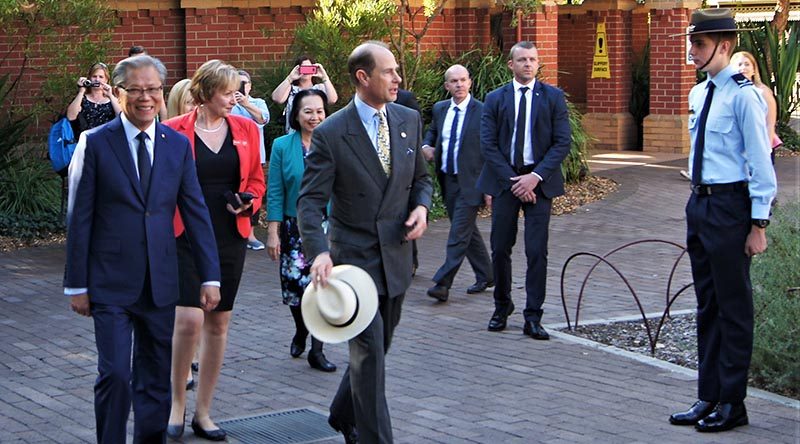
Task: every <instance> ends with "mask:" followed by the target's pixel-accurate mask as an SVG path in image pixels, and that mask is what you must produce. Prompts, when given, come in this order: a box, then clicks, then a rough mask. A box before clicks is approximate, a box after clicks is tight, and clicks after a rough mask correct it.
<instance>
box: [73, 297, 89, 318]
mask: <svg viewBox="0 0 800 444" xmlns="http://www.w3.org/2000/svg"><path fill="white" fill-rule="evenodd" d="M69 305H70V308H72V311H74V312H75V313H78V314H79V315H81V316H91V315H92V311H91V310H90V309H89V293H81V294H76V295H75V296H72V297H71V298H70V301H69Z"/></svg>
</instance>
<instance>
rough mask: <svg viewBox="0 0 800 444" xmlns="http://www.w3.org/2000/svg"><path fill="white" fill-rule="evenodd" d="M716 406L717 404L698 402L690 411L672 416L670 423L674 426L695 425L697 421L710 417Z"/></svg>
mask: <svg viewBox="0 0 800 444" xmlns="http://www.w3.org/2000/svg"><path fill="white" fill-rule="evenodd" d="M716 406H717V403H716V402H709V401H697V402H695V403H694V404H692V406H691V407H690V408H689V410H686V411H684V412H678V413H673V414H672V415H670V417H669V423H670V424H672V425H695V424H697V421H700V420H701V419H703V418H705V417H706V416H708V415H710V414H711V412H712V411H714V407H716Z"/></svg>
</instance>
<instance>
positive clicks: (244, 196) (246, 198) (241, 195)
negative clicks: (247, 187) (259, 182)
mask: <svg viewBox="0 0 800 444" xmlns="http://www.w3.org/2000/svg"><path fill="white" fill-rule="evenodd" d="M255 197H256V196H255V195H254V194H253V193H248V192H247V191H242V192H241V193H239V199H241V200H242V203H243V204H247V203H249V202H250V201H251V200H253V199H255Z"/></svg>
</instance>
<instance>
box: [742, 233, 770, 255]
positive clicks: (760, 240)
mask: <svg viewBox="0 0 800 444" xmlns="http://www.w3.org/2000/svg"><path fill="white" fill-rule="evenodd" d="M766 250H767V229H766V228H758V227H756V226H753V227H752V228H750V234H748V235H747V240H746V241H745V242H744V254H746V255H747V256H755V255H757V254H761V253H763V252H764V251H766Z"/></svg>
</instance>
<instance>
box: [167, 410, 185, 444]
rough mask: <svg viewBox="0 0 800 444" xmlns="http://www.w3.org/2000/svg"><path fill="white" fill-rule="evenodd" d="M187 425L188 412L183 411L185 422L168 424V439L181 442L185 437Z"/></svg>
mask: <svg viewBox="0 0 800 444" xmlns="http://www.w3.org/2000/svg"><path fill="white" fill-rule="evenodd" d="M185 424H186V410H185V409H184V411H183V421H181V423H180V424H167V438H169V439H172V440H175V441H177V440H179V439H181V436H183V426H184V425H185Z"/></svg>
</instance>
